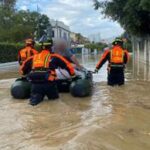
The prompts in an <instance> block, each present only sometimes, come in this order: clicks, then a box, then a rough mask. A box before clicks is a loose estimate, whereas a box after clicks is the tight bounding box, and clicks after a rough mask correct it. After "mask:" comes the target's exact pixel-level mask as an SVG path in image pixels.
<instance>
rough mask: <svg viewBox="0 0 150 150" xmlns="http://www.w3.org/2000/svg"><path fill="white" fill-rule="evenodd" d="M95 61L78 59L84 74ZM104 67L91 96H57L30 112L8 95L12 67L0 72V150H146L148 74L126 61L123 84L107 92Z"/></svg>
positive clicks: (149, 148)
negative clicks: (85, 69)
mask: <svg viewBox="0 0 150 150" xmlns="http://www.w3.org/2000/svg"><path fill="white" fill-rule="evenodd" d="M98 58H99V57H98V56H93V55H92V56H80V57H79V59H80V61H81V63H82V64H83V65H84V66H85V67H87V68H88V69H89V70H94V67H95V64H96V63H97V60H98ZM106 67H107V65H105V66H104V67H103V68H102V70H100V72H99V74H96V75H94V91H93V95H92V96H91V97H87V98H74V97H72V96H71V95H70V94H60V98H59V99H58V100H56V101H48V100H47V99H46V98H45V101H43V102H42V103H41V104H40V105H38V106H35V107H32V106H30V105H29V104H28V100H15V99H13V98H12V97H11V95H10V86H11V84H12V83H13V82H14V80H15V79H14V78H16V77H18V74H17V73H15V72H16V70H17V68H16V69H12V70H9V71H6V70H5V71H0V79H3V80H0V118H1V119H0V150H150V115H149V114H150V102H149V100H150V92H149V91H150V86H149V83H150V82H149V81H150V74H149V73H150V72H149V71H146V69H145V67H144V66H143V65H139V64H137V63H135V64H133V63H132V61H131V62H130V64H129V65H128V67H127V70H126V85H125V86H122V87H109V86H107V84H106V79H107V77H106V75H107V72H106ZM11 68H12V67H11ZM6 78H7V79H6ZM12 78H13V79H12Z"/></svg>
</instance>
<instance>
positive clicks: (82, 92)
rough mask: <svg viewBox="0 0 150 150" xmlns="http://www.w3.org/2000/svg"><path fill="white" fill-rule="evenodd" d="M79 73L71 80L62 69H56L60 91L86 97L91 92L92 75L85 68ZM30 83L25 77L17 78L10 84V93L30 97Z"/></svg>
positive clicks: (16, 96) (21, 97)
mask: <svg viewBox="0 0 150 150" xmlns="http://www.w3.org/2000/svg"><path fill="white" fill-rule="evenodd" d="M78 72H79V73H78V74H79V75H77V77H76V78H75V79H74V80H72V79H71V78H69V77H67V75H65V73H64V72H63V71H62V70H57V74H59V75H58V76H61V75H62V76H63V77H60V78H59V79H58V80H56V83H57V87H58V90H59V92H61V93H64V92H65V93H66V92H68V93H71V95H72V96H74V97H86V96H89V95H90V94H91V93H92V88H93V75H92V72H90V71H87V70H86V69H84V70H82V71H78ZM30 91H31V83H30V82H29V81H28V80H27V78H18V79H16V81H15V82H14V83H13V84H12V86H11V95H12V96H13V97H14V98H15V99H27V98H29V97H30Z"/></svg>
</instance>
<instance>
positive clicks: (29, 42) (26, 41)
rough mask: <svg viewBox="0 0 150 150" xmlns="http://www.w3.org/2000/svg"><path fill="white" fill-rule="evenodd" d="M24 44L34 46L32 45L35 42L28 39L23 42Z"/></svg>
mask: <svg viewBox="0 0 150 150" xmlns="http://www.w3.org/2000/svg"><path fill="white" fill-rule="evenodd" d="M25 44H26V45H34V44H35V41H34V40H33V39H31V38H29V39H26V40H25Z"/></svg>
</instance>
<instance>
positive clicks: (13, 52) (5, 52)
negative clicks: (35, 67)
mask: <svg viewBox="0 0 150 150" xmlns="http://www.w3.org/2000/svg"><path fill="white" fill-rule="evenodd" d="M23 47H24V44H22V43H17V44H13V43H0V63H5V62H13V61H17V56H18V52H19V50H20V49H22V48H23ZM36 48H37V49H39V47H36Z"/></svg>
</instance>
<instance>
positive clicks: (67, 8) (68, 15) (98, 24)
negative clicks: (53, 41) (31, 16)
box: [17, 0, 123, 38]
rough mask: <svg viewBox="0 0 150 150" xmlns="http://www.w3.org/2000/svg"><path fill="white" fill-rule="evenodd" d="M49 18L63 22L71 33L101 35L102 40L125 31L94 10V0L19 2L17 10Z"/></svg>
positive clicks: (19, 0)
mask: <svg viewBox="0 0 150 150" xmlns="http://www.w3.org/2000/svg"><path fill="white" fill-rule="evenodd" d="M37 5H38V7H39V10H40V12H41V13H44V14H46V15H47V16H48V17H49V18H51V19H55V20H60V21H63V22H64V23H65V24H66V25H69V26H70V29H71V31H73V32H80V33H82V34H83V35H85V36H87V37H89V36H90V35H91V34H97V33H101V38H109V37H114V36H117V35H120V34H121V33H122V32H123V29H122V28H121V27H120V25H119V24H118V23H116V22H113V21H111V20H109V19H104V16H103V15H102V14H101V13H100V12H99V11H95V10H94V8H93V2H92V0H18V3H17V8H18V9H23V10H27V9H29V10H34V11H35V10H37Z"/></svg>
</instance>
